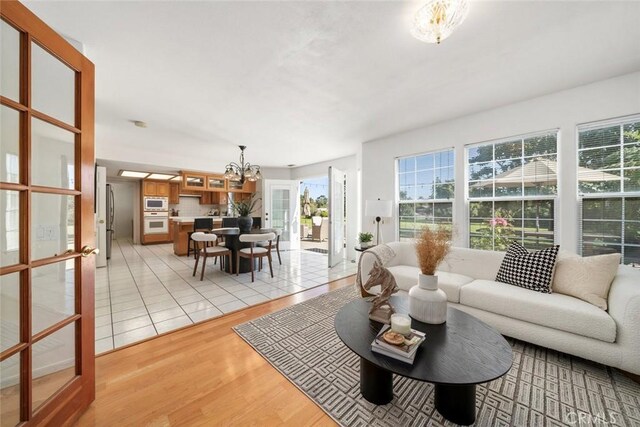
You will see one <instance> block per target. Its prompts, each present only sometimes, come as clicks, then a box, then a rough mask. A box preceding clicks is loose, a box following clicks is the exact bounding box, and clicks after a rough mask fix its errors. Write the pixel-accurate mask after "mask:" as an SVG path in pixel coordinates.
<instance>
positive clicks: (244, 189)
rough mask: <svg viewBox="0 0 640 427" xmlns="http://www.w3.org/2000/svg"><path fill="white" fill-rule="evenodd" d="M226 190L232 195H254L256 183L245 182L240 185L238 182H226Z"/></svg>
mask: <svg viewBox="0 0 640 427" xmlns="http://www.w3.org/2000/svg"><path fill="white" fill-rule="evenodd" d="M227 190H228V191H230V192H232V193H255V191H256V182H255V181H253V182H251V181H245V183H244V184H240V183H239V182H238V181H227Z"/></svg>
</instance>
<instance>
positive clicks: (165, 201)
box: [143, 197, 169, 212]
mask: <svg viewBox="0 0 640 427" xmlns="http://www.w3.org/2000/svg"><path fill="white" fill-rule="evenodd" d="M143 201H144V205H143V209H144V211H145V212H159V211H168V210H169V198H168V197H145V198H144V199H143Z"/></svg>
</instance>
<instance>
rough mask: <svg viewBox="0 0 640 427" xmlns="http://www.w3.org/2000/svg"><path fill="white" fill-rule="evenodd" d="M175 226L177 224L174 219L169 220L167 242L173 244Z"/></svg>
mask: <svg viewBox="0 0 640 427" xmlns="http://www.w3.org/2000/svg"><path fill="white" fill-rule="evenodd" d="M174 226H175V223H174V221H173V220H172V219H170V220H169V238H168V239H167V241H169V242H172V241H173V228H174Z"/></svg>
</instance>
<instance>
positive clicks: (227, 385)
mask: <svg viewBox="0 0 640 427" xmlns="http://www.w3.org/2000/svg"><path fill="white" fill-rule="evenodd" d="M354 281H355V276H351V277H347V278H345V279H340V280H337V281H335V282H331V283H329V284H326V285H322V286H319V287H317V288H313V289H309V290H307V291H304V292H301V293H298V294H295V295H290V296H287V297H284V298H281V299H278V300H274V301H271V302H267V303H264V304H261V305H258V306H254V307H250V308H248V309H245V310H241V311H238V312H235V313H232V314H229V315H227V316H224V317H221V318H217V319H213V320H210V321H207V322H204V323H201V324H198V325H195V326H190V327H187V328H184V329H181V330H178V331H174V332H171V333H168V334H166V335H163V336H160V337H157V338H154V339H151V340H148V341H145V342H142V343H138V344H135V345H132V346H130V347H127V348H123V349H118V350H115V351H113V352H110V353H106V354H104V355H101V356H99V357H97V358H96V400H95V401H94V402H93V404H92V405H91V406H90V408H89V410H88V411H87V412H85V413H84V414H83V415H82V417H81V418H80V420H79V421H78V423H77V425H79V426H93V425H97V426H107V425H108V426H112V425H118V426H123V425H136V426H140V425H153V426H169V425H171V426H178V425H180V426H182V425H185V426H198V425H208V426H211V425H243V426H244V425H255V426H271V425H291V426H325V425H335V423H334V422H333V420H332V419H331V418H329V417H328V416H327V415H326V414H325V413H324V412H323V411H322V410H321V409H320V408H319V407H318V406H316V404H315V403H314V402H313V401H312V400H310V399H309V398H307V397H306V396H305V395H304V394H303V393H302V392H301V391H300V390H298V389H297V388H296V387H295V386H293V385H292V384H291V383H290V382H289V381H288V380H287V379H286V378H285V377H284V376H282V375H281V374H280V373H279V372H278V371H276V370H275V369H274V368H273V367H272V366H271V365H270V364H269V363H267V362H266V361H265V360H264V359H263V358H262V356H260V355H259V354H258V353H256V352H255V351H254V350H253V349H252V348H251V347H250V346H249V345H248V344H247V343H245V342H244V341H243V340H242V339H241V338H240V337H238V336H237V335H236V333H235V332H234V331H233V330H232V329H231V328H232V327H233V326H235V325H238V324H241V323H244V322H247V321H249V320H251V319H255V318H257V317H260V316H263V315H265V314H268V313H272V312H274V311H277V310H279V309H282V308H284V307H288V306H290V305H293V304H296V303H299V302H302V301H306V300H308V299H310V298H313V297H315V296H318V295H321V294H323V293H326V292H328V291H330V290H334V289H338V288H341V287H344V286H350V285H353V283H354Z"/></svg>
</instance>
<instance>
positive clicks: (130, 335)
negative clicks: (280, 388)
mask: <svg viewBox="0 0 640 427" xmlns="http://www.w3.org/2000/svg"><path fill="white" fill-rule="evenodd" d="M281 254H282V265H280V264H278V258H277V256H276V255H275V253H274V257H273V258H274V259H273V262H274V264H273V274H274V277H273V278H271V276H270V275H269V268H268V265H265V267H266V270H265V268H263V270H262V272H259V273H256V281H255V282H253V283H251V274H250V273H244V274H240V275H239V276H235V275H229V274H227V273H225V272H222V271H220V267H219V265H214V264H213V262H212V260H211V259H209V260H208V263H207V269H206V271H205V276H204V280H203V281H200V267H198V273H197V274H196V276H195V277H193V276H192V275H191V274H192V273H193V263H194V259H193V258H187V257H178V256H175V255H174V254H173V245H171V244H165V245H150V246H141V245H134V244H133V243H131V242H129V241H124V240H116V241H114V244H113V250H112V253H111V259H110V260H109V265H108V267H106V268H99V269H97V270H96V354H99V353H102V352H105V351H108V350H111V349H114V348H118V347H121V346H123V345H127V344H131V343H133V342H136V341H140V340H143V339H145V338H149V337H152V336H155V335H158V334H161V333H164V332H168V331H171V330H173V329H177V328H180V327H183V326H185V325H191V324H193V323H195V322H200V321H202V320H206V319H211V318H214V317H218V316H221V315H223V314H225V313H229V312H231V311H235V310H239V309H242V308H245V307H248V306H250V305H253V304H258V303H261V302H264V301H268V300H270V299H274V298H279V297H282V296H285V295H289V294H292V293H295V292H300V291H302V290H304V289H309V288H313V287H315V286H318V285H321V284H324V283H327V282H330V281H332V280H336V279H339V278H342V277H345V276H349V275H351V274H355V271H356V264H355V263H352V262H349V261H345V262H344V263H342V264H339V265H338V266H336V267H334V268H332V269H329V268H327V257H326V256H325V255H321V254H317V253H314V252H309V251H304V250H302V251H281Z"/></svg>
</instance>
